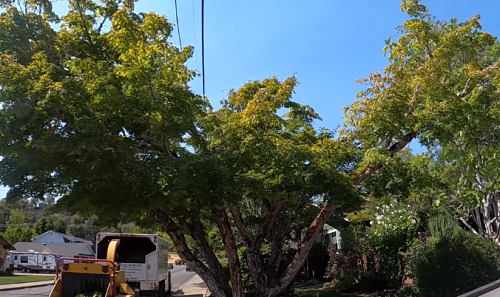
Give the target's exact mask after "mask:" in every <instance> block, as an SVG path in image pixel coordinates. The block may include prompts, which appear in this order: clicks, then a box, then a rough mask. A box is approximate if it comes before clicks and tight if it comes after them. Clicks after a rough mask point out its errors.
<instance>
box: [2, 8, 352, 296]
mask: <svg viewBox="0 0 500 297" xmlns="http://www.w3.org/2000/svg"><path fill="white" fill-rule="evenodd" d="M3 5H4V7H5V12H4V13H2V15H1V16H0V24H1V25H2V28H6V30H2V33H1V34H2V36H0V38H1V40H2V43H1V45H0V52H1V53H2V54H1V61H2V62H1V67H2V69H1V71H0V85H1V86H2V96H1V100H2V104H3V108H2V109H1V111H0V131H1V132H2V138H1V140H0V154H1V155H2V156H3V157H4V159H2V161H0V178H1V180H2V182H3V183H4V184H5V185H8V186H9V187H10V191H9V193H8V199H9V200H16V199H22V198H23V197H35V198H39V199H42V198H43V197H46V195H53V196H62V198H61V199H60V200H59V202H58V205H59V206H60V207H61V208H63V207H64V208H66V209H69V210H74V211H79V212H81V213H83V214H95V216H96V218H97V219H99V220H101V221H105V220H106V219H108V220H111V221H114V223H116V220H125V221H134V220H135V221H141V220H142V221H143V222H144V221H146V222H148V221H149V222H152V223H156V224H157V226H159V227H161V228H162V229H163V231H165V232H166V233H168V234H169V236H170V237H171V238H172V241H173V243H174V244H175V247H176V250H177V252H178V253H179V255H180V256H181V257H182V258H183V259H184V260H185V261H186V262H188V263H190V264H191V265H192V266H193V267H194V270H195V271H196V272H197V273H198V274H199V275H200V276H201V277H202V278H203V280H204V281H205V282H206V283H207V285H208V287H209V288H210V290H211V291H212V293H213V294H214V295H215V296H235V297H236V296H242V295H243V289H242V285H241V279H240V273H239V271H240V263H239V259H238V255H237V246H239V245H244V246H246V248H247V260H248V261H247V262H248V263H249V265H248V267H249V270H250V275H251V277H252V280H253V282H254V283H255V285H256V287H257V289H258V291H259V293H260V294H261V295H266V296H276V295H278V294H280V293H281V292H283V291H284V290H285V289H286V288H287V287H288V285H289V284H290V283H291V281H292V280H293V277H294V276H295V274H296V273H297V272H298V271H299V269H300V268H301V267H302V264H303V263H304V261H305V259H306V257H307V254H308V251H309V250H310V248H311V246H312V244H313V243H314V242H315V240H316V237H317V235H318V234H319V232H320V230H321V228H322V226H323V223H324V222H326V220H327V219H328V218H329V217H330V215H331V214H333V213H338V214H342V213H343V212H345V211H349V210H351V209H352V208H355V207H356V206H357V205H358V204H359V197H358V195H357V192H356V190H355V189H354V187H353V186H352V185H351V183H350V181H349V177H348V176H347V173H348V171H347V170H345V169H344V167H343V165H344V162H346V161H347V160H349V149H347V148H344V145H343V143H342V142H340V141H336V140H335V139H333V132H331V131H326V130H325V131H323V130H322V131H317V130H316V129H314V127H313V121H315V120H318V119H319V117H318V115H317V114H316V113H315V112H314V111H313V110H312V109H311V108H310V107H308V106H302V105H300V104H298V103H297V102H294V101H292V100H291V95H292V94H293V89H294V87H295V85H296V84H297V81H296V79H295V78H294V77H290V78H288V79H286V80H284V81H280V80H278V79H277V78H270V79H266V80H263V81H255V82H250V83H248V84H246V85H245V86H243V87H242V88H241V89H240V90H238V91H233V92H231V93H230V94H229V97H228V100H226V101H225V102H224V103H223V107H222V108H221V109H220V110H218V111H212V110H211V109H210V107H209V105H208V102H207V101H206V99H205V98H202V97H200V96H197V95H195V94H193V93H192V92H191V91H190V89H189V86H188V83H189V81H190V80H191V79H192V78H193V77H194V75H196V73H195V72H194V71H191V70H189V69H187V67H186V66H185V62H186V60H187V59H189V58H190V57H191V55H192V52H193V49H192V48H191V47H185V48H184V49H183V50H179V49H177V48H175V47H174V46H172V45H171V44H170V43H169V42H168V38H169V36H170V33H171V30H172V25H171V24H170V23H169V22H168V21H167V20H166V19H165V18H164V17H161V16H159V15H156V14H154V13H148V14H144V13H141V14H138V13H135V12H134V3H133V1H123V2H115V1H106V2H105V3H104V4H96V3H94V2H93V1H90V0H80V1H70V7H69V12H68V14H66V15H65V16H62V17H60V18H59V17H57V16H55V15H54V14H53V12H52V11H51V7H50V3H48V2H46V1H31V2H29V3H27V4H26V7H21V8H17V7H15V5H17V4H11V3H10V2H7V3H6V2H3ZM59 21H60V22H59ZM55 22H59V23H58V26H57V28H59V29H57V30H55V29H54V28H55V26H51V25H52V24H53V23H55ZM105 22H109V24H110V29H109V31H103V30H102V28H103V25H102V24H104V23H105ZM281 109H287V110H288V113H287V114H286V115H284V116H280V115H278V114H277V111H278V110H281ZM186 145H187V146H189V147H190V148H186ZM339 168H340V169H341V170H340V171H339V170H338V169H339ZM315 196H318V197H321V199H322V200H323V201H324V202H325V203H324V205H323V206H322V207H321V208H319V212H318V213H319V214H318V216H317V217H316V218H315V220H314V221H313V222H312V223H311V222H309V225H310V226H309V229H308V231H307V232H306V234H305V236H304V238H303V239H302V240H301V242H300V245H301V249H299V250H298V252H297V255H296V256H295V258H294V259H293V261H292V262H291V263H290V265H289V266H288V267H289V268H288V269H287V270H286V271H285V272H284V273H282V274H278V272H277V269H274V268H273V267H279V266H280V264H283V263H281V261H282V259H283V257H282V253H283V249H284V245H285V243H286V242H287V238H288V237H290V233H291V226H293V223H294V221H295V220H296V218H297V217H300V215H301V213H302V211H303V210H304V209H305V208H306V207H305V206H307V205H308V204H309V203H310V202H311V199H312V197H315ZM281 214H289V215H288V216H285V215H281ZM204 224H208V225H210V226H216V228H217V230H218V231H219V233H220V238H221V239H222V241H223V243H224V251H225V254H226V257H227V259H228V263H229V269H230V277H229V279H228V278H227V277H226V275H225V272H224V270H223V268H222V266H221V264H220V262H219V261H218V259H217V257H216V255H215V253H214V252H213V250H212V249H211V248H210V245H209V244H208V242H207V238H206V234H205V231H206V228H205V226H204ZM68 233H72V234H75V235H77V233H78V232H76V230H69V229H68ZM186 234H189V236H186ZM187 238H192V239H193V242H194V243H195V247H194V248H190V247H189V245H188V243H187ZM265 241H266V242H267V243H268V244H269V245H270V246H271V258H272V261H271V264H270V268H271V269H265V268H264V266H265V263H263V262H262V261H261V259H260V256H259V253H260V247H261V246H262V245H263V243H264V242H265ZM196 252H198V253H199V254H200V257H201V258H203V259H204V260H205V262H206V264H207V265H205V264H204V263H203V262H201V261H200V260H199V258H198V257H196ZM264 272H266V274H267V275H266V274H265V273H264ZM229 283H231V286H229Z"/></svg>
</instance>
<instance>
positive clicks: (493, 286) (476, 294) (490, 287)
mask: <svg viewBox="0 0 500 297" xmlns="http://www.w3.org/2000/svg"><path fill="white" fill-rule="evenodd" d="M497 289H498V292H496V294H495V295H488V296H500V279H499V280H497V281H494V282H492V283H489V284H487V285H484V286H482V287H479V288H477V289H475V290H472V291H470V292H467V293H465V294H462V295H460V296H458V297H481V296H483V295H485V294H487V293H491V292H493V291H494V290H497Z"/></svg>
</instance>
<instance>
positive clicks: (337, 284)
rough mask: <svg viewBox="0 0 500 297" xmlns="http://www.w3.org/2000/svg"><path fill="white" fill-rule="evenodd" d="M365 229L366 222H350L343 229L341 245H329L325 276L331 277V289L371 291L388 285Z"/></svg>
mask: <svg viewBox="0 0 500 297" xmlns="http://www.w3.org/2000/svg"><path fill="white" fill-rule="evenodd" d="M368 231H369V230H368V228H367V227H365V226H361V225H352V226H349V227H348V228H346V229H344V230H342V249H340V250H338V249H336V248H334V247H333V246H330V247H329V248H328V254H329V260H328V267H327V273H326V276H325V277H326V278H327V279H332V282H331V283H329V286H330V287H331V288H332V289H335V290H338V291H342V290H346V289H349V290H357V291H369V292H371V291H377V290H380V289H385V288H387V281H386V280H385V279H384V278H383V275H382V274H381V272H380V265H378V264H377V263H378V260H377V259H378V256H377V254H376V251H375V249H374V247H373V244H372V243H371V241H370V237H369V236H368Z"/></svg>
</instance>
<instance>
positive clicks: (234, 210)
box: [231, 206, 252, 247]
mask: <svg viewBox="0 0 500 297" xmlns="http://www.w3.org/2000/svg"><path fill="white" fill-rule="evenodd" d="M231 215H232V216H233V221H234V225H235V226H236V229H238V232H240V234H241V238H242V240H243V243H244V244H245V246H247V247H248V246H249V245H250V243H251V242H252V235H251V234H250V233H249V232H248V231H247V228H246V226H245V222H244V221H243V215H242V214H241V211H240V208H239V207H237V206H231Z"/></svg>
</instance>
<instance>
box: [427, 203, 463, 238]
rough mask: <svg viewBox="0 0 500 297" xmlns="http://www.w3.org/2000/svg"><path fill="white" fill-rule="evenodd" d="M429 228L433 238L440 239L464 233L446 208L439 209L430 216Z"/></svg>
mask: <svg viewBox="0 0 500 297" xmlns="http://www.w3.org/2000/svg"><path fill="white" fill-rule="evenodd" d="M428 227H429V231H430V232H431V235H432V237H439V238H441V237H446V236H456V235H458V233H459V232H461V231H462V229H461V228H460V226H459V225H458V223H457V220H456V219H455V218H454V217H453V216H452V215H451V213H450V210H449V209H447V208H445V207H439V208H437V209H435V210H434V211H433V212H432V213H431V214H430V218H429V222H428Z"/></svg>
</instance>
